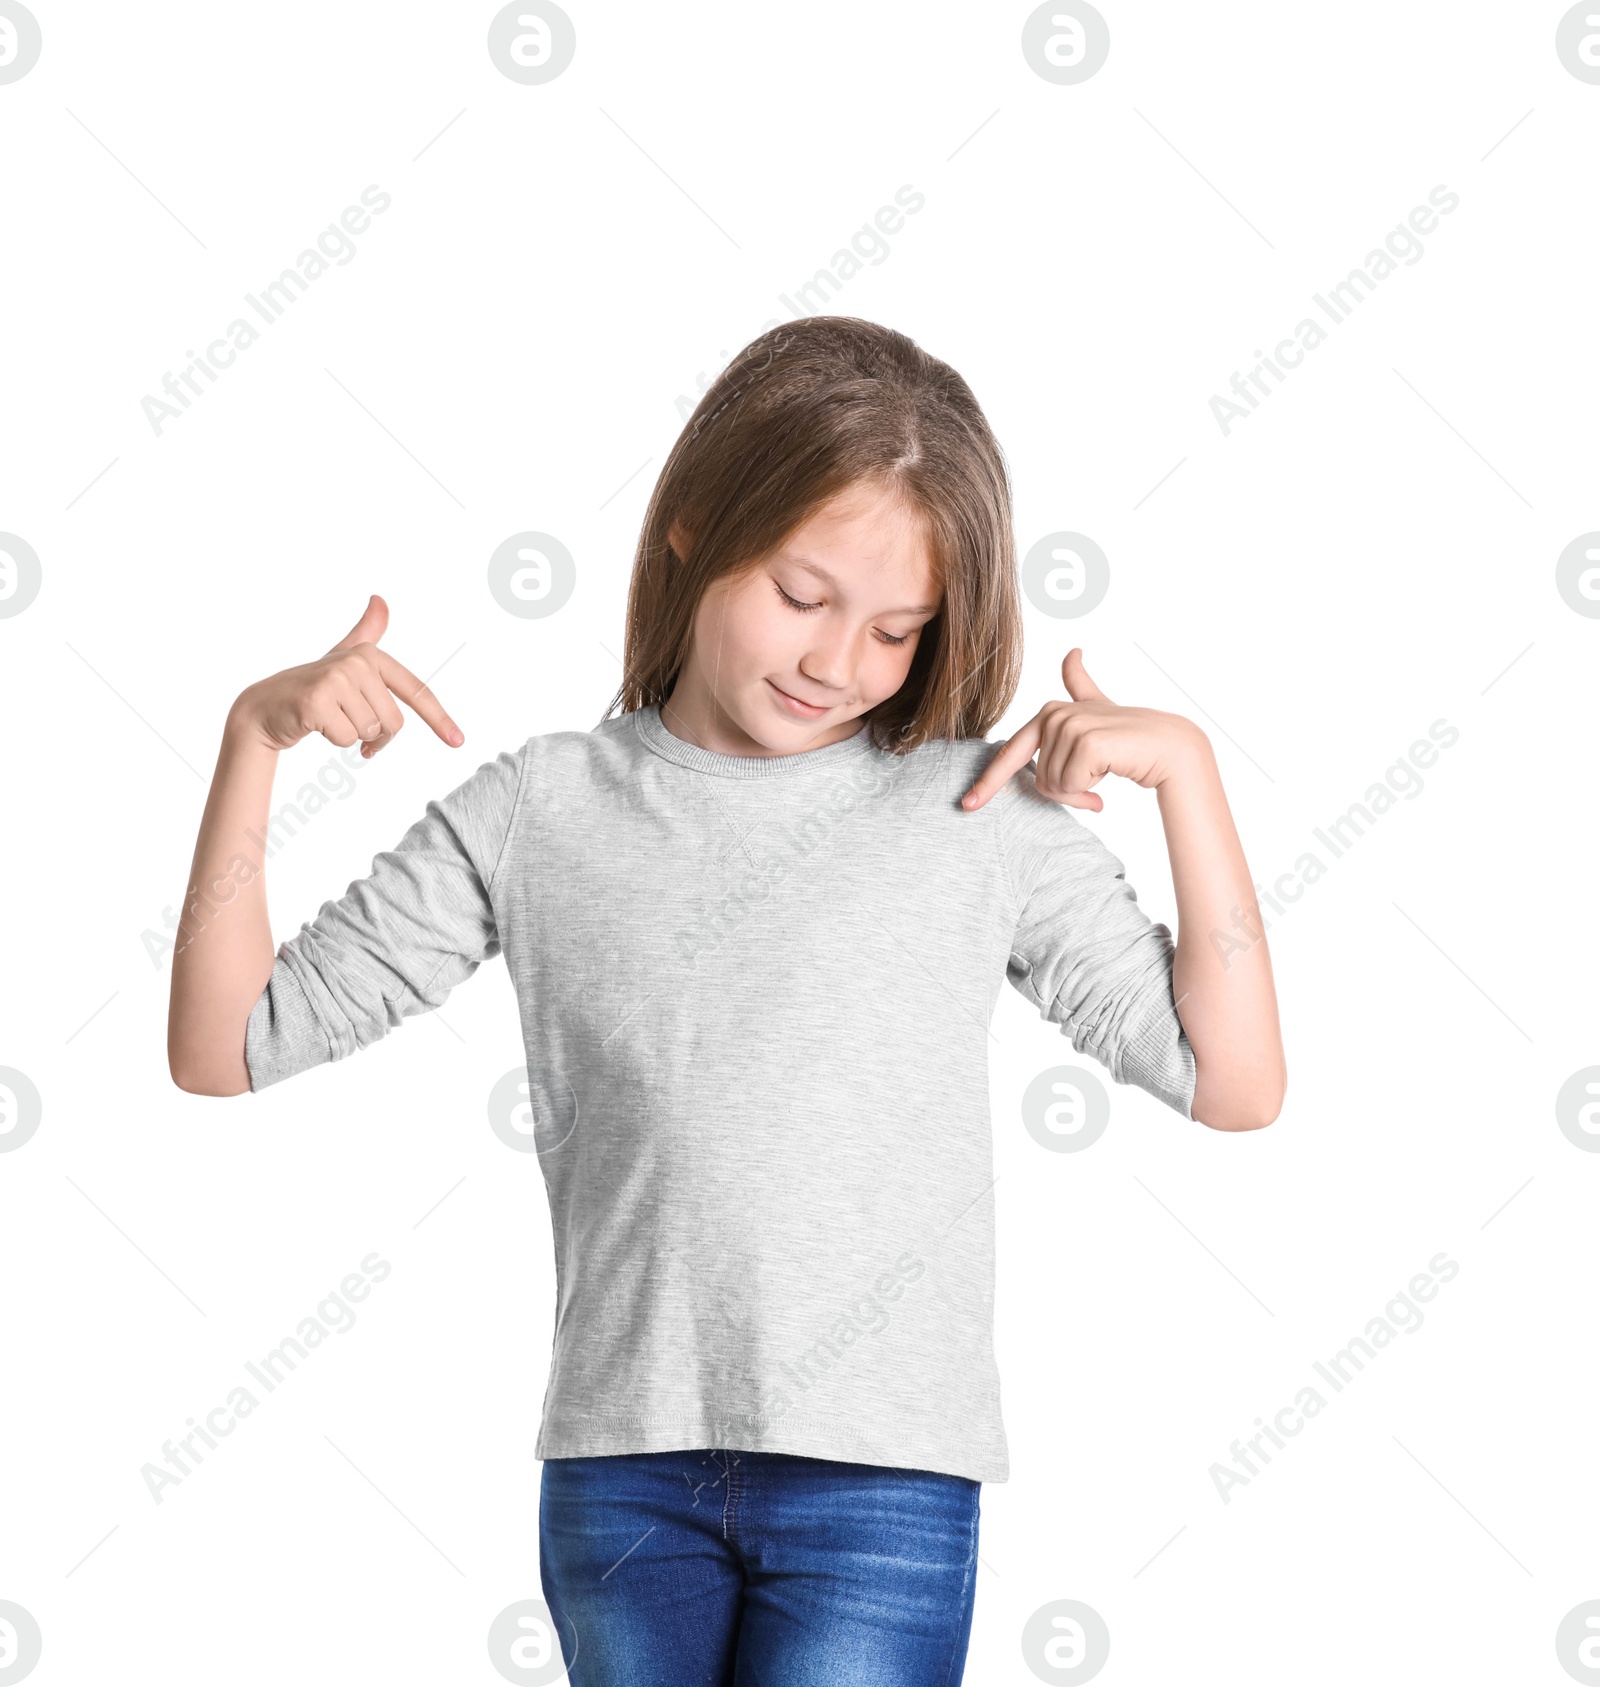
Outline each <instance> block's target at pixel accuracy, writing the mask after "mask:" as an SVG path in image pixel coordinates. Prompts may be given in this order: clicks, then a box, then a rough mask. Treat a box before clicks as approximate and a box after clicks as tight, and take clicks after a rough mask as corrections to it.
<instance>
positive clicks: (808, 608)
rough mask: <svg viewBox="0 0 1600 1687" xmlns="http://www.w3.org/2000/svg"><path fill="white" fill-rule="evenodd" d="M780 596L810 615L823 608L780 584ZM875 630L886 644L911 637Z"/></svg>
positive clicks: (907, 634) (775, 583)
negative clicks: (798, 596) (787, 590)
mask: <svg viewBox="0 0 1600 1687" xmlns="http://www.w3.org/2000/svg"><path fill="white" fill-rule="evenodd" d="M772 583H773V585H774V586H778V582H777V581H776V580H774V581H773V582H772ZM778 596H779V597H781V598H782V599H783V601H784V602H785V603H786V604H788V606H789V607H790V608H791V609H798V610H799V611H800V613H801V614H802V615H809V614H811V612H812V611H813V610H816V609H821V607H822V605H821V604H820V603H802V602H801V601H800V599H799V598H796V597H790V596H789V594H788V593H787V592H786V591H785V590H784V589H783V587H782V586H778ZM873 631H874V632H875V633H877V635H878V637H879V638H880V639H882V640H883V642H884V643H885V644H904V643H905V642H906V640H907V639H908V638H910V637H911V635H910V633H902V634H901V635H900V637H899V638H896V637H895V636H894V634H893V633H886V632H884V631H883V629H882V628H881V627H874V628H873Z"/></svg>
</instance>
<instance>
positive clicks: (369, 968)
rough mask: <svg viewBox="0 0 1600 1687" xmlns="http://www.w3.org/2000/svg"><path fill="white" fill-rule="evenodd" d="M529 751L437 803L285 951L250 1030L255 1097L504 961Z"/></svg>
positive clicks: (483, 771)
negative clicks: (483, 967) (495, 898)
mask: <svg viewBox="0 0 1600 1687" xmlns="http://www.w3.org/2000/svg"><path fill="white" fill-rule="evenodd" d="M523 753H524V752H522V751H516V752H513V751H509V750H508V751H503V752H501V754H500V755H498V756H496V757H495V759H494V760H493V761H488V762H485V763H484V764H483V765H482V766H481V767H480V768H479V769H478V771H477V772H476V773H474V774H473V775H472V776H471V777H470V778H468V779H466V780H464V781H463V782H462V783H461V784H459V785H458V786H456V788H455V789H454V790H453V791H451V792H450V793H449V794H448V795H447V796H444V797H439V798H436V799H434V800H433V801H431V802H429V804H428V805H427V808H426V809H425V810H424V812H423V815H422V818H421V819H420V820H418V821H416V822H415V823H414V824H413V825H412V826H411V827H410V828H409V830H408V831H407V832H406V834H405V836H404V837H403V838H401V840H400V842H399V843H398V844H396V845H395V847H394V848H393V849H391V850H385V851H384V852H383V853H382V854H380V855H378V856H376V857H374V859H373V863H372V871H371V873H370V874H369V875H368V876H367V877H366V878H364V879H358V880H357V881H356V882H355V883H354V884H352V885H351V886H350V887H349V889H348V890H346V891H345V893H344V895H343V896H341V897H340V898H339V899H338V901H336V902H324V903H323V905H322V907H321V909H320V910H319V911H318V914H317V917H316V918H315V919H314V920H308V921H307V922H306V923H305V924H304V925H302V926H301V927H300V929H299V931H297V932H296V933H295V934H294V936H293V937H290V938H288V939H286V940H285V941H284V942H283V943H281V944H280V945H279V946H278V952H277V957H276V959H275V960H274V962H273V966H272V974H271V976H270V977H269V978H268V980H267V983H266V987H265V989H264V990H263V991H262V993H261V995H260V997H259V999H258V1000H257V1002H256V1004H255V1006H254V1007H253V1008H252V1009H251V1010H250V1017H249V1019H248V1021H247V1022H246V1026H245V1067H246V1069H247V1070H248V1072H249V1074H250V1088H251V1089H252V1090H261V1089H265V1088H266V1087H267V1086H268V1085H269V1084H275V1083H278V1082H280V1081H281V1080H282V1079H284V1078H290V1077H293V1076H294V1075H295V1074H296V1073H297V1072H304V1071H305V1070H306V1069H307V1068H308V1067H312V1066H320V1065H324V1064H326V1063H327V1062H329V1061H333V1060H342V1059H343V1058H344V1057H345V1056H346V1055H348V1054H354V1053H355V1051H356V1050H357V1049H364V1048H366V1047H367V1046H368V1045H369V1044H370V1043H374V1042H376V1041H377V1040H378V1038H380V1037H382V1036H386V1035H387V1034H388V1032H389V1031H390V1029H391V1028H392V1027H394V1026H396V1025H398V1024H399V1023H400V1022H401V1020H402V1019H405V1018H407V1017H408V1016H409V1015H411V1014H416V1013H427V1012H430V1011H431V1010H432V1009H434V1008H437V1007H439V1006H441V1005H442V1003H443V1002H444V1000H445V998H446V997H447V996H448V995H449V994H450V992H451V990H452V989H454V988H455V986H456V985H457V984H459V983H461V981H462V980H463V979H466V978H470V977H471V976H472V974H473V973H474V972H476V971H477V970H478V967H479V965H480V963H482V962H483V961H486V960H489V959H491V958H492V957H494V956H495V955H498V954H499V953H500V934H499V931H498V929H497V926H496V921H495V913H494V908H493V906H492V904H491V902H490V889H491V886H492V885H493V883H494V875H495V871H496V869H497V867H498V865H499V862H500V857H501V854H502V852H503V851H504V849H505V845H506V841H507V839H508V837H509V836H510V831H511V827H512V824H513V821H514V817H515V813H516V804H517V796H518V789H519V785H520V782H521V776H522V765H523Z"/></svg>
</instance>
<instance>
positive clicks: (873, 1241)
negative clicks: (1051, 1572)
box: [245, 705, 1195, 1482]
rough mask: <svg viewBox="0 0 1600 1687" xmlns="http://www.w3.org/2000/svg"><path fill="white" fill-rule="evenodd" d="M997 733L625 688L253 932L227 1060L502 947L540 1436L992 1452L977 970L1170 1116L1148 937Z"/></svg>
mask: <svg viewBox="0 0 1600 1687" xmlns="http://www.w3.org/2000/svg"><path fill="white" fill-rule="evenodd" d="M997 748H998V745H997V744H996V743H991V742H990V741H988V740H986V739H978V738H972V739H959V740H937V741H935V742H933V743H930V744H926V745H923V746H922V747H921V748H919V749H917V750H914V751H912V752H910V753H909V754H906V755H903V756H896V755H893V754H890V753H887V752H884V751H880V750H877V749H875V748H873V747H872V746H871V744H870V743H869V741H868V738H867V733H866V730H865V729H864V728H863V730H862V731H860V732H858V733H857V734H856V735H855V736H854V737H853V738H849V739H844V740H841V741H839V742H838V743H834V744H829V745H826V746H824V747H823V748H822V749H818V750H809V751H804V752H802V753H800V754H798V755H789V756H774V757H743V756H729V755H723V754H721V753H719V752H716V751H713V750H706V749H702V748H700V747H699V746H697V745H694V744H690V743H688V742H686V741H685V740H683V739H680V738H678V737H676V736H674V735H673V734H672V733H671V732H670V731H669V730H668V729H667V727H666V725H665V724H664V723H663V721H662V719H661V714H660V710H659V708H658V707H656V706H654V705H652V706H650V707H647V708H643V709H639V710H636V711H634V712H632V713H629V714H624V715H621V716H617V717H614V718H611V719H608V720H606V721H603V722H602V723H601V724H600V725H599V726H597V727H596V728H595V729H594V730H593V731H592V732H554V733H547V734H544V735H540V736H535V737H532V738H529V739H528V740H527V742H526V743H524V744H523V745H522V747H521V748H520V749H518V750H515V751H505V752H503V753H501V754H500V755H498V756H496V757H495V758H494V759H493V760H492V761H487V762H485V763H483V765H482V766H480V767H479V768H478V770H477V772H476V773H474V774H472V775H471V777H470V778H468V779H466V780H465V781H463V783H461V784H460V785H458V786H457V787H456V788H455V789H454V790H453V791H451V792H450V793H449V794H448V795H446V796H444V797H442V798H439V799H437V800H435V801H432V802H430V803H428V805H427V808H426V811H425V813H424V814H423V816H422V818H421V819H420V820H418V821H417V822H416V823H415V824H414V825H413V826H412V827H411V828H410V829H409V830H408V831H407V832H406V834H405V836H404V837H403V838H402V839H401V840H400V842H399V843H398V844H397V845H396V847H395V848H394V849H392V850H389V851H386V852H384V853H383V854H380V855H378V856H377V857H376V858H375V859H374V861H373V864H372V872H371V874H370V875H369V876H368V877H367V878H365V879H362V880H359V881H357V882H356V883H354V884H352V885H351V886H350V887H349V889H348V890H347V891H346V892H345V894H344V895H343V896H342V897H341V898H340V899H339V900H338V901H334V902H326V903H324V904H323V906H322V908H321V910H320V911H319V912H318V914H317V917H316V919H315V920H313V921H309V922H307V923H306V924H304V925H302V927H301V928H300V930H299V931H298V932H296V933H295V935H294V936H293V937H291V938H289V939H288V940H287V941H285V942H284V943H283V944H282V945H280V947H279V949H278V952H277V958H276V960H275V962H274V966H273V971H272V976H271V978H270V979H269V980H268V983H267V985H266V988H265V990H264V991H263V992H262V995H261V997H260V999H259V1000H258V1001H257V1002H256V1004H255V1006H254V1008H253V1009H252V1011H251V1014H250V1018H249V1023H248V1028H247V1031H246V1037H245V1059H246V1064H247V1066H248V1069H249V1074H250V1087H251V1089H252V1090H261V1089H265V1088H266V1087H267V1086H268V1085H270V1084H275V1083H278V1082H279V1081H281V1080H282V1079H284V1078H288V1077H291V1076H293V1075H294V1074H296V1073H299V1072H303V1071H305V1070H306V1069H307V1068H308V1067H312V1066H316V1065H319V1064H323V1063H326V1062H328V1061H333V1060H340V1059H343V1058H344V1057H345V1056H346V1055H349V1054H353V1053H355V1052H356V1051H357V1050H358V1049H363V1048H366V1047H368V1046H369V1045H370V1044H372V1043H374V1042H376V1041H377V1040H378V1039H379V1038H380V1037H383V1036H385V1035H386V1034H387V1033H388V1032H389V1031H390V1030H391V1029H392V1028H394V1027H396V1026H398V1025H399V1024H400V1023H401V1021H402V1020H403V1019H405V1018H407V1017H408V1016H410V1015H412V1014H417V1013H424V1012H428V1011H430V1010H432V1009H434V1008H437V1007H439V1006H440V1005H441V1004H442V1003H443V1002H444V1000H445V998H446V997H447V996H448V995H449V993H450V991H451V990H452V989H454V988H455V986H456V985H457V984H459V983H461V982H462V981H463V980H464V979H466V978H468V977H470V976H471V975H472V973H473V972H475V971H476V970H477V968H478V966H479V965H480V963H481V962H483V961H485V960H487V959H489V958H491V957H493V956H495V955H497V954H500V953H504V955H505V958H506V964H507V968H508V970H509V971H510V974H511V979H512V983H513V984H514V986H515V988H516V992H517V1000H518V1004H519V1008H520V1012H521V1020H522V1037H523V1050H524V1054H525V1057H526V1061H527V1072H528V1094H529V1100H530V1104H531V1111H532V1115H533V1121H534V1124H533V1136H534V1140H535V1145H536V1149H537V1152H538V1157H539V1161H540V1164H541V1166H542V1167H543V1170H544V1176H545V1183H546V1187H547V1190H548V1193H549V1197H550V1214H551V1226H552V1232H553V1237H554V1243H555V1267H556V1307H555V1334H554V1340H553V1344H552V1354H551V1367H550V1376H549V1383H548V1386H547V1388H546V1392H545V1398H544V1409H543V1414H542V1418H541V1422H540V1427H539V1434H538V1439H537V1442H536V1444H535V1449H534V1454H535V1457H536V1458H539V1459H546V1458H560V1457H566V1456H576V1455H592V1454H604V1453H630V1452H662V1451H667V1450H670V1449H673V1448H680V1447H682V1448H690V1447H729V1448H734V1449H746V1450H751V1451H767V1452H788V1453H800V1454H805V1455H809V1456H811V1457H813V1458H825V1459H842V1460H850V1461H854V1462H858V1463H863V1464H877V1465H889V1466H897V1467H900V1468H908V1469H921V1470H932V1471H942V1472H946V1473H948V1474H951V1475H956V1476H965V1477H968V1478H971V1479H974V1480H977V1481H980V1482H1003V1481H1005V1480H1006V1479H1007V1477H1008V1474H1009V1460H1008V1454H1007V1447H1006V1438H1005V1430H1004V1427H1003V1425H1002V1422H1001V1414H1000V1382H999V1375H998V1372H997V1368H996V1365H995V1356H994V1336H993V1306H994V1201H993V1197H992V1195H991V1193H990V1186H991V1184H992V1182H993V1180H994V1170H993V1161H992V1147H991V1138H990V1120H989V1087H988V1037H989V1031H988V1027H989V1021H990V1017H991V1015H992V1013H993V1010H994V1004H995V1001H996V998H997V995H998V992H999V987H1000V983H1001V981H1002V980H1003V979H1009V980H1010V982H1011V983H1012V984H1013V985H1014V986H1015V987H1016V988H1017V989H1018V990H1019V991H1020V992H1021V993H1022V995H1023V996H1024V997H1025V998H1026V999H1027V1000H1028V1001H1030V1002H1032V1003H1033V1004H1034V1005H1035V1006H1036V1007H1037V1008H1038V1009H1039V1012H1040V1014H1041V1016H1042V1017H1044V1018H1045V1019H1048V1020H1050V1021H1053V1022H1054V1023H1055V1024H1057V1025H1059V1026H1060V1027H1061V1030H1062V1032H1063V1034H1064V1035H1066V1036H1068V1037H1070V1038H1071V1041H1072V1045H1073V1047H1074V1048H1075V1049H1076V1050H1078V1051H1079V1053H1081V1054H1084V1055H1087V1056H1089V1057H1091V1058H1092V1059H1094V1060H1096V1061H1098V1062H1100V1063H1101V1064H1102V1065H1103V1066H1104V1067H1105V1068H1106V1069H1107V1070H1108V1071H1109V1073H1110V1074H1111V1076H1112V1078H1113V1079H1115V1080H1116V1081H1117V1082H1118V1083H1125V1084H1135V1085H1137V1086H1139V1087H1140V1088H1141V1089H1144V1090H1146V1091H1147V1092H1149V1093H1150V1094H1152V1095H1154V1096H1157V1097H1159V1098H1160V1099H1161V1100H1162V1101H1163V1102H1165V1103H1166V1104H1167V1105H1168V1106H1170V1107H1172V1108H1174V1109H1175V1110H1176V1111H1178V1112H1179V1113H1181V1114H1182V1115H1183V1116H1184V1117H1185V1118H1191V1117H1192V1116H1193V1115H1192V1113H1191V1105H1192V1102H1193V1098H1194V1078H1195V1072H1194V1055H1193V1051H1192V1050H1191V1048H1190V1046H1189V1042H1188V1039H1187V1037H1186V1036H1185V1035H1184V1032H1183V1027H1182V1025H1181V1023H1180V1021H1179V1019H1178V1015H1177V1010H1176V1008H1175V1006H1174V1003H1173V997H1172V960H1173V951H1174V945H1173V941H1172V935H1171V933H1170V931H1169V930H1168V928H1167V927H1166V926H1165V925H1162V924H1159V923H1157V922H1154V921H1152V920H1151V919H1150V918H1149V917H1148V916H1147V915H1146V914H1145V913H1144V912H1143V910H1142V909H1141V908H1140V907H1139V905H1138V902H1137V901H1136V899H1135V896H1134V892H1133V889H1132V888H1131V887H1130V886H1129V885H1128V883H1127V882H1126V880H1125V878H1124V877H1123V872H1124V869H1123V865H1122V863H1121V862H1120V861H1119V860H1118V859H1117V858H1116V856H1114V855H1113V854H1112V853H1111V851H1110V850H1109V849H1107V848H1106V846H1105V845H1104V844H1103V843H1101V842H1100V840H1099V839H1098V838H1097V837H1096V836H1095V835H1094V833H1093V832H1091V831H1090V830H1089V829H1088V828H1087V827H1086V826H1084V825H1083V824H1082V822H1080V821H1079V820H1078V819H1077V817H1076V815H1075V813H1074V811H1073V810H1072V809H1070V808H1067V807H1065V806H1063V805H1061V804H1058V803H1054V802H1051V801H1049V800H1047V799H1046V798H1044V797H1041V796H1040V795H1039V794H1038V792H1037V790H1036V788H1035V785H1034V777H1033V773H1032V771H1031V769H1024V770H1023V771H1022V772H1021V773H1019V774H1017V775H1016V776H1015V777H1013V778H1012V779H1011V781H1010V782H1009V783H1008V784H1007V785H1006V786H1005V787H1004V788H1003V789H1002V790H1000V791H999V792H997V793H996V795H995V796H994V797H992V798H991V799H990V801H989V802H988V803H987V804H986V805H985V806H984V807H983V808H981V809H979V810H978V811H977V812H975V813H969V812H967V811H966V810H964V809H962V808H961V806H960V799H961V796H962V793H963V792H965V791H966V790H967V789H968V788H969V787H970V786H971V784H972V783H973V781H974V779H975V778H976V777H977V775H978V774H979V773H980V772H981V771H982V769H983V768H984V767H985V766H987V764H988V763H989V761H990V760H991V759H992V757H993V756H994V754H995V751H996V750H997Z"/></svg>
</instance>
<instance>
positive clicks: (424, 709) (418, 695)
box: [373, 645, 467, 744]
mask: <svg viewBox="0 0 1600 1687" xmlns="http://www.w3.org/2000/svg"><path fill="white" fill-rule="evenodd" d="M373 648H374V650H376V651H377V657H378V672H379V673H380V674H381V675H382V676H383V683H384V684H385V685H386V686H388V688H389V689H390V690H391V691H392V692H393V693H394V694H395V696H396V697H398V698H399V699H400V701H401V702H402V703H409V704H410V705H411V707H412V708H413V709H415V710H416V712H417V713H418V714H419V715H420V716H421V717H422V718H423V719H424V720H425V721H426V722H427V723H428V725H429V726H431V727H432V728H433V730H434V731H435V732H436V733H438V735H439V736H440V737H441V738H442V739H443V740H444V741H445V743H447V744H462V743H465V741H466V736H467V735H466V734H465V733H464V732H463V731H462V730H461V728H460V727H459V726H457V725H456V723H455V722H454V721H453V720H451V718H450V717H449V715H447V714H446V713H445V709H444V705H443V704H442V703H441V702H440V701H439V699H438V698H437V697H435V696H434V694H433V692H432V691H431V690H429V688H428V687H427V686H426V685H425V684H423V682H422V681H421V680H419V679H418V678H417V676H416V675H415V674H414V673H412V671H411V670H410V669H409V668H408V667H407V666H406V665H405V663H404V662H397V661H396V660H395V659H394V657H392V656H391V655H390V654H389V653H388V651H387V650H379V649H378V647H377V646H376V645H375V646H374V647H373Z"/></svg>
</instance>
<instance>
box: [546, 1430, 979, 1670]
mask: <svg viewBox="0 0 1600 1687" xmlns="http://www.w3.org/2000/svg"><path fill="white" fill-rule="evenodd" d="M978 1489H979V1484H978V1483H977V1482H975V1481H973V1480H971V1479H969V1478H967V1477H964V1476H946V1475H943V1474H940V1473H938V1472H934V1471H927V1470H899V1469H891V1468H890V1467H888V1466H886V1465H871V1464H843V1463H839V1462H836V1461H834V1460H832V1459H814V1458H802V1457H800V1456H798V1455H796V1454H791V1453H754V1452H735V1451H731V1450H728V1449H714V1448H698V1449H687V1450H685V1451H682V1452H670V1453H621V1454H613V1455H610V1456H605V1457H595V1458H561V1459H546V1460H545V1461H544V1466H543V1469H542V1472H541V1475H540V1483H539V1579H540V1582H541V1583H542V1585H543V1588H544V1597H545V1603H546V1604H547V1605H548V1606H549V1607H550V1614H551V1616H552V1617H553V1618H554V1620H555V1626H556V1630H557V1633H558V1634H559V1635H560V1637H561V1648H562V1655H563V1656H564V1658H565V1659H566V1663H567V1670H568V1679H569V1681H570V1682H571V1684H572V1687H691V1684H692V1687H850V1684H852V1683H866V1682H870V1683H872V1684H873V1687H958V1683H959V1682H960V1680H961V1674H962V1666H963V1665H964V1663H965V1662H966V1656H967V1640H968V1636H969V1635H970V1633H971V1630H972V1607H973V1599H974V1595H975V1592H976V1585H977V1574H976V1572H977V1564H978Z"/></svg>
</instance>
